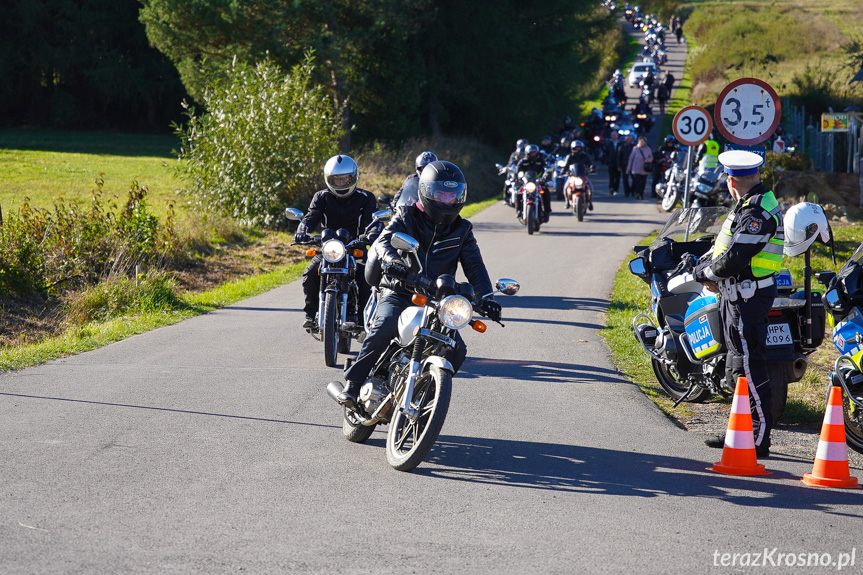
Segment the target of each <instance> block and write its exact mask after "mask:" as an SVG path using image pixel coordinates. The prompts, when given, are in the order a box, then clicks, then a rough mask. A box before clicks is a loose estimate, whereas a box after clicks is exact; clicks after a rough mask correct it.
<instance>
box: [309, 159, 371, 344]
mask: <svg viewBox="0 0 863 575" xmlns="http://www.w3.org/2000/svg"><path fill="white" fill-rule="evenodd" d="M358 179H359V168H358V167H357V163H356V162H355V161H354V160H353V158H351V157H350V156H341V155H339V156H333V157H332V158H330V159H329V160H327V163H326V164H325V165H324V181H325V182H326V184H327V189H326V190H321V191H319V192H317V193H316V194H315V195H314V197H313V198H312V203H311V204H310V205H309V211H308V213H306V215H305V216H304V217H303V221H302V222H300V225H299V227H298V228H297V233H296V235H294V241H295V242H296V243H300V244H302V243H307V242H308V241H309V239H310V238H311V235H310V234H311V232H313V231H314V230H315V228H317V227H318V224H321V226H322V227H323V228H324V229H329V230H333V231H337V230H339V229H342V228H344V229H346V230H348V232H350V239H351V240H353V239H356V238H360V237H361V236H362V241H363V244H364V245H368V244H370V243H372V242H373V241H375V240H376V239H377V237H378V236H379V235H380V233H381V229H382V228H383V224H380V225H379V226H377V227H375V228H374V229H372V230H370V231H369V232H368V233H366V228H367V227H368V225H369V224H370V223H371V222H372V214H374V213H375V211H376V210H377V206H378V203H377V200H375V197H374V196H373V195H372V193H371V192H367V191H366V190H361V189H359V188H357V180H358ZM322 257H323V256H321V254H318V255H316V256H315V257H313V258H312V261H311V262H310V263H309V266H308V267H307V268H306V271H304V272H303V293H304V294H305V296H306V305H305V307H304V308H303V311H305V312H306V319H305V321H304V322H303V327H304V328H310V327H313V326H315V325H317V322H316V320H315V314H316V313H317V311H318V300H319V292H320V289H321V276H320V275H319V274H318V270H319V269H320V267H321V258H322ZM361 271H362V270H361V269H358V270H357V272H358V273H357V287H358V288H359V292H360V293H359V296H360V301H359V302H358V308H359V309H363V308H364V307H365V304H366V301H368V299H369V295H371V288H370V287H369V285H368V284H367V283H366V281H365V279H364V278H363V274H362V273H361ZM350 311H351V315H353V314H354V313H356V312H357V310H350ZM351 321H355V319H351Z"/></svg>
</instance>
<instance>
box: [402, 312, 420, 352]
mask: <svg viewBox="0 0 863 575" xmlns="http://www.w3.org/2000/svg"><path fill="white" fill-rule="evenodd" d="M422 319H423V308H421V307H419V306H411V307H409V308H407V309H406V310H404V311H403V312H402V313H401V315H400V316H399V345H401V346H402V347H407V346H408V345H410V343H411V342H412V341H413V340H414V330H415V329H416V328H418V327H420V324H421V323H422Z"/></svg>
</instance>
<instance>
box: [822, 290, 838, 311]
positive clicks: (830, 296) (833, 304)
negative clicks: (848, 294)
mask: <svg viewBox="0 0 863 575" xmlns="http://www.w3.org/2000/svg"><path fill="white" fill-rule="evenodd" d="M824 301H826V302H827V305H828V307H830V309H833V310H836V311H842V297H841V296H840V295H839V290H835V289H831V290H827V293H826V294H824Z"/></svg>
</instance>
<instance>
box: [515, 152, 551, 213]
mask: <svg viewBox="0 0 863 575" xmlns="http://www.w3.org/2000/svg"><path fill="white" fill-rule="evenodd" d="M515 171H516V173H518V174H526V173H528V172H536V176H537V179H539V178H542V175H543V174H544V173H545V156H544V155H543V153H542V152H541V151H540V150H539V146H537V145H536V144H530V145H529V146H528V147H527V148H525V154H524V158H522V159H521V160H519V161H518V163H517V164H516V165H515ZM537 185H539V182H537ZM542 201H543V208H544V209H545V221H546V222H547V221H548V214H550V213H551V194H548V193H545V194H542ZM516 209H517V210H519V211H520V210H521V205H518V206H516Z"/></svg>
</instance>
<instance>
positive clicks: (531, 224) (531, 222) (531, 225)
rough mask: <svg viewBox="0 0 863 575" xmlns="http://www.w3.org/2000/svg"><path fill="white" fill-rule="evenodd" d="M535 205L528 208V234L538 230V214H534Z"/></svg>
mask: <svg viewBox="0 0 863 575" xmlns="http://www.w3.org/2000/svg"><path fill="white" fill-rule="evenodd" d="M533 212H534V209H533V207H532V206H531V207H529V208H528V210H527V233H528V235H533V232H535V231H536V216H535V215H534V213H533Z"/></svg>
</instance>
